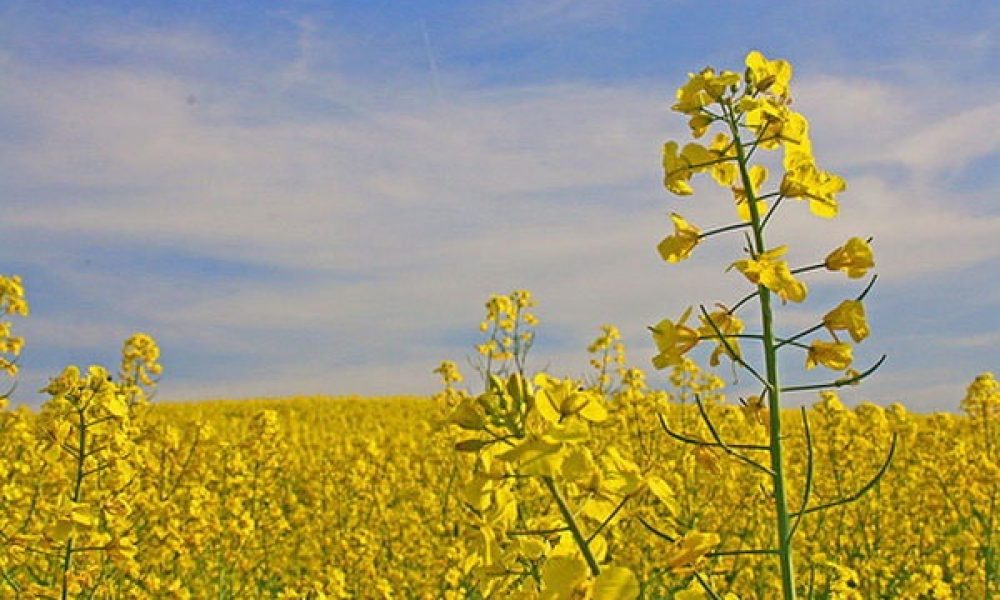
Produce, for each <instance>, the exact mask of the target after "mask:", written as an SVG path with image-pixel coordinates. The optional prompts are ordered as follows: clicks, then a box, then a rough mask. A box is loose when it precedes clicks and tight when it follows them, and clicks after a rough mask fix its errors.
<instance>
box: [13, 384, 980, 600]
mask: <svg viewBox="0 0 1000 600" xmlns="http://www.w3.org/2000/svg"><path fill="white" fill-rule="evenodd" d="M105 381H106V379H104V374H103V373H100V374H97V375H96V377H94V378H91V379H90V380H88V382H87V383H86V384H85V385H83V387H82V388H79V389H91V390H94V395H93V396H92V397H91V398H90V400H89V403H90V407H89V408H88V409H86V410H85V411H84V413H83V414H84V415H85V417H84V422H87V423H92V424H91V425H89V426H88V427H87V429H86V431H85V432H84V430H83V429H80V428H78V427H77V426H76V425H77V423H78V421H77V418H78V413H77V412H76V410H75V409H74V408H72V406H73V402H75V398H74V397H73V396H69V397H68V398H69V400H70V401H71V402H66V401H65V400H63V401H61V402H59V401H57V402H53V403H51V404H50V405H48V406H47V407H46V408H45V409H44V410H43V411H42V412H41V414H37V415H36V414H31V413H28V412H26V411H17V412H9V411H7V412H3V413H2V414H0V432H2V437H0V478H2V488H0V490H2V491H0V499H2V502H3V504H2V506H3V512H2V513H0V532H2V535H3V545H2V552H0V568H2V579H3V587H2V590H3V592H2V594H0V595H2V596H3V597H24V598H32V597H38V598H49V597H59V595H60V590H61V586H62V578H63V577H64V576H65V577H66V579H67V586H68V590H69V596H70V597H78V596H79V597H96V598H118V597H125V598H274V597H277V598H323V597H326V598H355V597H359V598H442V597H443V598H466V597H478V594H479V593H481V592H485V591H486V590H487V589H488V588H489V586H490V585H491V582H494V581H496V580H495V579H492V578H490V577H488V576H486V575H484V573H483V567H484V565H483V563H482V560H481V559H480V558H477V557H480V556H481V552H482V543H483V542H482V540H483V537H484V535H486V536H492V540H493V542H495V543H497V544H499V545H502V546H505V547H506V546H507V545H508V544H518V545H520V546H522V547H523V548H524V549H525V551H527V552H528V553H529V554H530V553H536V554H537V555H544V554H549V553H556V552H558V549H559V548H560V547H562V545H563V544H561V543H557V542H558V541H559V540H560V535H561V534H560V533H559V532H554V533H546V534H541V535H538V536H534V537H528V536H520V535H519V534H520V533H523V532H525V531H527V530H529V529H542V528H545V527H546V525H545V524H546V523H548V527H550V528H551V527H552V524H551V523H552V521H553V519H552V516H551V515H553V514H554V513H555V512H556V509H555V507H554V506H553V505H552V502H551V501H546V500H545V499H544V496H543V492H544V490H541V489H536V488H537V487H538V486H536V485H535V484H534V483H532V482H524V483H523V486H524V489H522V490H519V491H518V493H519V494H524V495H527V496H528V497H529V498H530V502H526V503H524V504H523V505H522V506H523V508H522V510H521V511H520V512H512V513H510V514H496V513H492V512H490V511H489V510H487V511H485V512H483V513H478V514H477V513H476V511H475V510H473V509H472V508H471V506H470V500H474V499H475V498H476V497H477V494H478V491H476V490H474V489H472V488H474V487H475V485H476V484H475V483H474V480H473V478H470V476H469V473H470V471H469V470H470V468H471V463H472V460H473V459H472V458H471V455H470V454H468V453H461V454H459V453H456V452H455V451H454V444H455V442H456V441H457V440H458V439H461V438H462V437H463V435H461V433H460V432H462V431H463V430H462V429H461V428H460V427H457V426H443V425H442V423H443V418H444V417H445V415H446V414H447V410H446V404H447V402H448V400H447V398H446V396H444V395H442V396H440V397H438V398H436V399H434V400H428V399H422V398H381V399H364V398H291V399H282V400H257V401H238V402H237V401H215V402H201V403H195V404H161V405H156V406H152V407H141V406H140V405H136V406H135V407H133V408H131V409H128V410H126V411H122V412H121V413H118V412H117V410H116V409H115V408H113V404H114V401H113V397H111V396H107V395H105V392H104V391H102V389H106V388H105V385H106V384H105ZM984 394H992V396H991V397H988V396H986V395H984ZM997 394H998V392H997V387H996V381H995V380H993V379H991V378H989V377H982V378H980V379H978V380H977V381H976V383H975V384H974V385H973V387H972V388H971V390H970V398H971V399H972V400H973V402H972V404H968V403H967V406H970V407H972V406H974V405H975V402H977V401H981V400H982V399H987V398H989V399H990V400H991V401H992V402H994V403H995V402H996V401H997ZM83 395H84V396H86V395H87V392H83ZM716 400H719V399H718V398H716ZM994 405H995V404H994ZM957 407H958V402H957V401H956V408H957ZM607 408H608V413H609V414H608V419H607V420H605V421H603V422H602V423H601V425H600V427H598V428H596V429H595V431H594V435H595V439H594V440H593V444H594V447H595V448H598V449H600V448H607V447H608V445H609V444H610V443H612V442H613V443H614V444H615V447H616V448H617V449H618V452H617V454H615V455H614V462H613V464H612V462H609V461H605V460H603V459H602V460H601V464H602V467H604V468H606V469H609V470H610V469H616V470H617V472H618V473H621V475H612V474H610V473H609V471H607V470H606V471H604V472H605V476H604V479H603V480H602V481H599V482H593V483H592V484H576V485H574V486H572V487H573V488H575V489H572V490H571V491H570V490H567V492H566V493H567V494H568V495H569V500H568V501H569V502H570V503H571V505H572V509H573V510H574V512H578V513H579V512H582V513H583V514H585V515H591V516H595V515H598V516H599V514H600V511H601V508H600V504H599V499H601V498H604V499H611V500H615V499H617V498H619V497H620V496H621V495H622V494H623V492H624V490H623V489H622V488H621V484H620V481H619V478H621V477H624V478H625V479H628V478H635V480H636V481H635V482H631V483H629V485H628V487H629V489H630V491H629V492H628V493H629V494H632V498H633V499H632V500H631V501H630V502H629V503H628V504H626V506H625V508H624V509H623V510H621V511H620V512H619V513H618V515H617V517H616V520H615V522H614V523H613V525H611V526H609V527H607V528H606V529H605V530H604V532H603V533H602V536H601V537H602V538H603V540H604V542H603V543H602V553H606V554H607V555H609V556H613V557H614V560H615V563H616V564H619V565H624V566H627V567H628V568H630V569H631V570H632V571H633V572H634V573H636V574H637V578H638V580H639V582H640V584H641V586H642V589H643V591H644V593H645V596H644V597H647V598H655V597H670V591H678V590H685V589H690V590H692V591H689V592H686V593H680V594H677V595H676V596H675V597H678V598H701V597H706V596H704V595H702V592H700V591H694V590H693V588H692V586H691V585H690V584H691V583H692V575H691V566H692V565H693V563H695V562H696V563H697V569H698V570H699V572H700V573H701V576H703V577H705V578H708V579H710V580H711V582H712V583H713V584H714V585H715V588H716V589H717V590H718V591H719V592H720V593H722V594H726V593H733V594H735V595H736V597H739V598H770V597H774V595H775V594H777V593H780V592H778V591H777V590H776V588H775V586H776V585H777V584H776V582H777V581H778V580H777V578H776V575H775V565H774V564H773V562H774V561H773V560H771V558H770V557H762V556H757V555H752V554H751V555H728V556H727V555H720V556H709V557H705V558H701V559H695V558H692V556H693V554H690V553H689V550H686V549H681V548H680V547H679V546H678V545H676V544H671V543H669V542H668V541H666V540H664V539H661V538H660V537H658V536H657V535H655V534H653V533H651V531H649V530H648V529H646V527H645V526H644V525H643V522H646V523H648V524H649V525H650V526H652V527H655V528H656V529H657V530H658V531H660V532H661V533H666V534H668V535H679V534H681V533H682V532H685V531H690V530H691V529H693V528H697V530H698V531H701V532H711V533H714V534H716V535H718V536H719V537H718V539H712V540H709V547H708V548H707V549H704V548H702V549H697V550H694V551H693V552H695V553H701V554H704V553H705V552H706V551H707V550H712V551H716V552H723V551H730V550H732V551H738V550H741V549H747V548H751V547H755V546H758V545H760V544H762V543H767V540H768V539H769V538H770V537H771V536H772V535H773V532H772V531H770V530H769V527H768V525H767V519H766V518H761V517H762V516H766V515H764V514H763V511H765V510H766V506H767V505H766V503H765V502H764V500H765V499H764V496H765V495H766V491H765V490H764V488H763V486H762V484H761V482H760V481H758V480H759V479H760V477H759V476H758V475H757V474H755V473H754V472H753V471H752V470H750V469H747V468H745V467H743V466H742V465H740V464H739V463H738V462H736V461H734V460H731V459H729V458H727V457H726V456H724V455H723V453H721V452H711V451H707V452H702V451H699V450H698V449H697V448H695V449H692V448H691V447H690V446H688V445H686V444H684V443H681V442H679V441H677V440H675V439H673V438H671V437H670V436H668V435H667V434H666V433H665V432H664V430H663V428H662V427H661V425H660V424H659V423H658V420H657V419H656V417H655V411H656V410H663V411H664V412H665V414H666V415H668V416H667V419H668V420H669V421H672V422H674V423H675V424H676V427H677V428H678V429H679V430H680V431H683V432H685V433H687V434H690V435H696V436H700V437H706V438H707V436H708V432H707V431H706V429H705V427H704V425H702V424H701V423H700V419H699V416H698V415H697V414H696V411H695V410H694V409H693V407H692V406H691V405H688V406H686V407H684V406H682V405H680V404H677V403H674V402H669V401H668V397H667V396H665V395H664V394H662V393H660V392H650V391H649V390H646V389H644V388H643V387H641V385H637V384H636V383H633V384H631V385H629V386H626V387H623V388H622V389H620V390H619V391H617V392H615V393H612V394H610V395H609V396H608V398H607ZM708 410H710V411H711V412H712V413H713V415H715V416H717V417H718V418H717V422H719V423H720V424H721V427H722V429H723V431H722V433H723V434H724V435H726V436H728V437H730V438H731V439H733V440H740V441H742V442H753V441H755V440H760V439H762V435H763V428H762V427H761V426H760V425H759V423H758V421H757V419H756V416H755V414H754V413H753V412H752V411H748V410H746V409H742V408H736V407H733V406H725V405H722V404H721V402H719V403H718V404H712V405H710V406H709V407H708ZM787 419H788V421H789V422H790V423H796V422H797V421H798V419H799V415H798V414H797V413H795V412H789V413H788V415H787ZM810 424H811V426H812V428H813V430H814V432H813V439H814V442H815V453H816V454H817V455H818V456H821V457H822V458H823V465H824V466H823V468H822V469H820V470H817V472H816V475H815V483H814V487H815V489H814V492H813V494H814V497H815V498H816V499H817V501H818V502H822V501H824V500H832V499H834V498H837V497H839V496H841V495H845V494H850V493H851V492H853V491H856V490H857V489H859V488H860V487H862V486H863V485H864V484H865V483H866V482H867V481H868V480H869V479H870V478H871V477H872V476H873V475H874V474H875V472H876V471H877V470H878V469H879V467H880V465H881V463H882V461H883V460H884V457H885V454H886V451H887V446H888V440H889V438H890V435H891V433H892V432H897V433H898V434H899V438H898V442H897V449H896V452H895V457H894V460H893V462H892V465H891V467H890V468H889V470H888V472H887V473H886V474H885V476H884V477H883V478H882V480H881V481H880V482H879V483H878V484H877V486H876V487H875V488H874V489H873V490H872V491H871V492H870V493H869V494H867V495H865V496H864V497H863V498H862V499H861V500H859V501H857V502H854V503H852V504H848V505H845V506H842V507H839V508H835V509H832V510H831V511H829V512H826V513H825V514H823V515H822V516H817V517H815V518H813V517H806V518H805V519H804V520H803V522H802V524H801V532H800V533H799V534H798V535H800V536H801V538H800V539H801V540H802V543H803V546H802V553H801V556H802V559H801V561H800V563H799V564H798V565H797V566H798V568H799V570H800V571H802V572H804V573H807V574H808V581H809V585H810V586H812V587H814V589H815V594H816V597H820V598H826V597H831V598H877V597H905V598H982V597H987V596H986V595H985V587H984V586H985V581H986V568H987V567H986V563H987V552H988V551H990V546H989V544H990V543H991V542H990V537H989V533H988V530H987V524H988V523H987V522H988V520H989V519H991V518H993V515H994V514H995V510H994V509H993V507H992V506H991V504H990V503H991V502H995V498H996V490H997V485H998V483H997V482H998V473H997V467H996V465H995V464H994V463H992V462H991V461H990V460H989V454H988V452H987V447H986V445H987V444H989V443H991V441H990V439H989V437H988V436H989V435H993V436H994V439H993V440H992V443H993V444H994V445H995V444H996V443H997V440H996V439H995V437H996V434H995V431H996V429H995V428H994V429H993V430H992V432H991V431H990V430H988V429H987V427H988V425H989V423H988V422H987V421H985V420H983V419H981V418H975V417H974V416H973V417H966V416H962V417H960V416H954V415H947V414H941V415H935V416H921V415H911V414H907V412H906V411H905V410H904V409H903V408H902V407H900V406H894V407H892V408H890V409H888V410H883V409H881V408H879V407H876V406H873V405H864V406H860V407H858V408H857V409H855V410H845V409H844V408H843V407H842V406H841V405H840V404H839V403H838V402H837V400H836V399H835V397H834V396H828V397H826V398H825V399H823V400H821V401H819V402H818V403H817V404H816V405H815V406H814V407H813V408H812V409H811V411H810ZM994 426H995V424H994ZM70 433H71V434H72V435H67V434H70ZM800 433H801V432H800V431H799V430H793V431H792V432H791V433H790V435H791V436H792V437H793V439H794V440H795V443H794V444H793V447H796V448H801V439H802V438H801V435H800ZM80 450H82V451H83V454H84V455H85V456H86V458H85V459H84V461H83V463H82V464H83V469H84V470H83V473H84V477H83V479H82V484H81V485H76V483H77V481H78V477H77V465H78V461H77V460H76V457H77V456H79V452H80ZM596 451H597V452H599V451H600V450H596ZM607 455H608V454H607V452H605V453H604V456H607ZM793 456H794V458H793V459H792V461H791V471H792V473H793V475H792V478H793V479H795V480H797V481H798V480H800V479H801V472H802V468H803V461H802V457H801V453H795V452H793ZM654 478H658V479H659V480H661V481H662V482H663V483H665V484H666V488H667V490H668V492H666V493H663V492H662V491H660V490H654V489H652V488H651V487H650V486H648V482H649V481H655V480H656V479H654ZM640 480H645V481H646V482H647V485H646V488H645V489H642V487H643V486H642V485H641V484H639V483H637V482H638V481H640ZM797 489H799V488H798V487H797ZM660 496H664V497H665V499H666V500H667V501H666V502H664V501H663V499H662V498H660ZM494 497H497V496H496V495H494ZM797 499H798V498H797V497H796V496H794V495H793V500H796V501H797ZM595 501H598V504H596V505H595V504H594V502H595ZM991 511H992V512H991ZM640 518H641V519H642V521H640V520H639V519H640ZM583 520H584V521H585V522H586V525H587V527H589V528H594V527H596V526H597V524H598V522H597V521H596V519H591V518H590V517H586V516H585V517H584V518H583ZM687 537H690V534H688V536H687ZM530 539H535V540H537V541H536V542H534V543H532V542H530V541H528V540H530ZM563 543H565V542H563ZM992 543H993V544H995V543H996V542H995V541H994V542H992ZM67 557H70V558H71V561H70V562H69V568H68V569H64V567H65V565H66V564H67ZM550 560H553V559H550ZM510 566H511V567H513V566H514V565H510ZM544 574H545V570H544V568H543V569H542V570H541V576H543V577H544ZM512 584H513V581H506V580H505V581H504V585H507V586H512ZM524 587H525V589H526V590H527V589H528V588H529V586H524ZM994 592H995V580H994ZM514 596H515V594H514V593H513V591H512V587H511V588H502V589H496V590H494V591H493V597H500V598H502V597H514ZM526 597H530V596H526ZM559 597H570V596H559ZM724 597H725V596H724ZM730 597H732V596H730Z"/></svg>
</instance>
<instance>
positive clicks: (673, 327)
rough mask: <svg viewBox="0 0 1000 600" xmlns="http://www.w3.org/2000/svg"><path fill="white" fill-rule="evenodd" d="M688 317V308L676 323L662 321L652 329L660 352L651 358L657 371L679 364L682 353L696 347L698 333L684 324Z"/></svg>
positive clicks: (689, 314)
mask: <svg viewBox="0 0 1000 600" xmlns="http://www.w3.org/2000/svg"><path fill="white" fill-rule="evenodd" d="M690 316H691V309H690V308H688V309H687V310H686V311H684V314H683V315H681V318H680V319H679V320H678V321H677V322H676V323H674V322H673V321H671V320H670V319H663V320H662V321H660V322H659V323H657V324H656V326H655V327H653V341H654V342H655V343H656V348H657V350H659V352H660V353H659V354H657V355H656V356H654V357H653V366H654V367H656V368H657V369H665V368H667V367H669V366H671V365H679V364H681V357H682V356H683V355H684V353H685V352H688V351H689V350H691V348H694V347H695V346H696V345H698V332H697V331H696V330H694V329H692V328H690V327H688V326H687V325H685V324H684V323H685V321H687V320H688V318H689V317H690Z"/></svg>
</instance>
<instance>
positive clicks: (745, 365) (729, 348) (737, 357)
mask: <svg viewBox="0 0 1000 600" xmlns="http://www.w3.org/2000/svg"><path fill="white" fill-rule="evenodd" d="M698 308H699V309H701V314H702V315H703V316H704V317H705V321H707V322H708V324H709V326H710V327H711V328H712V331H714V332H715V335H717V336H719V341H720V342H722V345H723V346H724V347H725V349H726V352H728V353H729V357H730V358H732V359H733V360H734V361H736V362H737V363H739V364H740V365H741V366H742V367H743V368H744V369H746V370H747V371H750V374H751V375H753V376H754V377H756V378H757V381H759V382H761V383H762V384H764V386H765V387H767V389H771V384H770V383H769V382H768V381H767V380H766V379H764V377H763V376H761V374H760V373H758V372H757V369H754V368H753V367H751V366H750V364H749V363H747V361H745V360H743V357H741V356H740V355H739V353H737V352H736V351H735V350H733V347H732V345H730V343H729V341H728V340H726V337H725V335H723V333H722V331H721V330H720V329H719V326H718V325H716V324H715V321H714V320H712V317H711V316H710V315H709V314H708V311H707V310H705V305H704V304H702V305H699V307H698Z"/></svg>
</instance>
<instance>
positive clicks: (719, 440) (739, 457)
mask: <svg viewBox="0 0 1000 600" xmlns="http://www.w3.org/2000/svg"><path fill="white" fill-rule="evenodd" d="M694 401H695V403H696V404H697V405H698V412H700V413H701V418H702V420H703V421H705V425H707V426H708V431H709V432H710V433H711V434H712V437H713V438H714V439H715V441H716V443H717V444H719V446H720V447H721V448H722V449H723V450H724V451H725V452H726V454H729V455H730V456H732V457H733V458H735V459H737V460H739V461H741V462H743V463H745V464H747V465H749V466H751V467H753V468H755V469H759V470H760V471H762V472H764V473H767V474H768V475H770V476H771V477H774V471H772V470H771V469H769V468H767V467H765V466H764V465H762V464H760V463H759V462H757V461H755V460H754V459H752V458H750V457H748V456H744V455H742V454H740V453H739V452H737V451H736V450H733V449H732V448H731V447H729V446H728V445H727V444H726V443H725V442H723V441H722V438H721V437H719V432H718V431H717V430H716V429H715V425H714V424H713V423H712V420H711V419H709V418H708V412H707V411H706V410H705V404H704V403H702V401H701V396H699V395H698V394H695V395H694Z"/></svg>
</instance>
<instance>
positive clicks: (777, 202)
mask: <svg viewBox="0 0 1000 600" xmlns="http://www.w3.org/2000/svg"><path fill="white" fill-rule="evenodd" d="M773 195H774V194H767V195H765V196H761V197H760V198H758V200H763V199H764V198H767V197H768V196H773ZM784 199H785V195H784V194H782V193H780V192H779V193H778V199H777V200H775V201H774V204H773V205H772V206H771V209H770V210H768V211H767V214H766V215H764V219H763V220H761V222H760V228H761V229H763V228H765V227H767V222H768V221H770V220H771V215H773V214H774V212H775V211H776V210H778V205H780V204H781V201H782V200H784Z"/></svg>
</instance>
